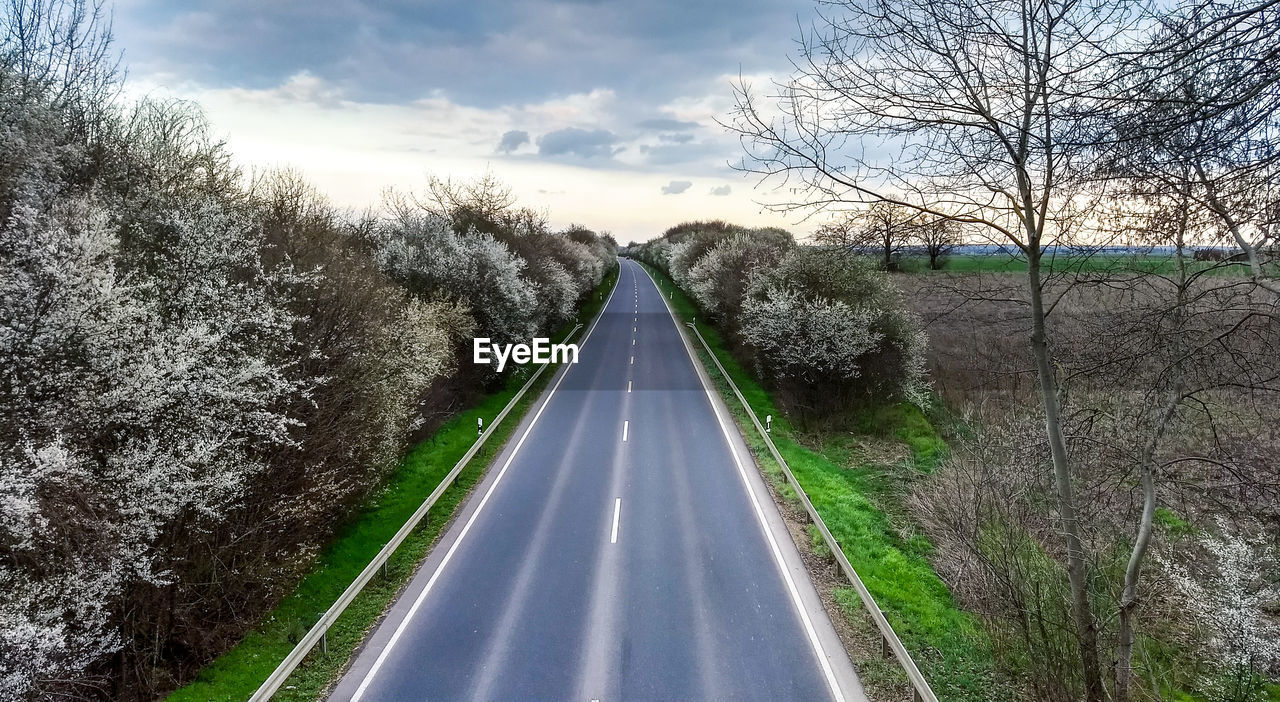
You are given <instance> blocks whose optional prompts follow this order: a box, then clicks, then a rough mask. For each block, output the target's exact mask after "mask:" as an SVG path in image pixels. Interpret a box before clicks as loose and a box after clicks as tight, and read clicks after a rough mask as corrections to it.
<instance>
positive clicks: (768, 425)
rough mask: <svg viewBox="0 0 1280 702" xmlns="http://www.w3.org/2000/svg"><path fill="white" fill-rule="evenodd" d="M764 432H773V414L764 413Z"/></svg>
mask: <svg viewBox="0 0 1280 702" xmlns="http://www.w3.org/2000/svg"><path fill="white" fill-rule="evenodd" d="M764 433H766V434H772V433H773V415H772V414H766V415H765V416H764Z"/></svg>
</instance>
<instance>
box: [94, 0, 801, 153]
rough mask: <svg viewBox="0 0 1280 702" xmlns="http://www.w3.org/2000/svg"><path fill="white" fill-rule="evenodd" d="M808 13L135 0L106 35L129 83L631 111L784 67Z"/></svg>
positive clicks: (124, 5) (532, 3) (678, 0)
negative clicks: (309, 78)
mask: <svg viewBox="0 0 1280 702" xmlns="http://www.w3.org/2000/svg"><path fill="white" fill-rule="evenodd" d="M814 13H815V8H814V4H813V2H812V0H736V1H735V2H731V3H725V2H718V3H689V2H686V1H685V0H651V1H649V2H633V3H625V2H582V1H574V2H563V1H560V0H486V2H483V3H477V2H464V1H463V0H439V1H438V2H430V3H406V2H394V3H379V2H372V1H370V0H344V1H343V2H335V3H314V2H265V3H264V2H256V3H255V2H248V1H247V0H231V1H226V0H223V1H221V2H216V1H215V0H190V2H183V3H162V2H158V1H156V0H136V1H131V2H118V3H116V8H115V13H114V16H113V19H114V22H113V29H114V30H115V33H116V38H117V40H118V42H119V43H118V46H121V47H125V48H127V49H128V53H129V59H128V60H129V63H130V67H131V68H132V69H133V71H132V72H133V73H134V74H135V75H154V74H168V75H171V76H174V77H175V79H178V80H192V81H196V82H199V83H203V84H205V85H218V86H236V87H246V88H264V87H273V86H276V85H279V84H281V83H282V82H284V80H285V79H287V78H288V77H289V76H291V75H294V74H296V73H298V72H299V71H302V70H308V71H310V72H311V73H312V74H314V75H315V76H317V77H319V78H321V79H323V80H325V81H326V82H327V83H329V84H332V85H335V86H337V87H339V88H340V89H342V90H343V91H344V95H345V96H347V97H348V98H349V99H351V100H354V101H357V102H393V103H408V102H412V101H413V100H417V99H419V98H421V97H423V96H428V95H432V94H433V93H435V92H436V91H440V92H441V93H442V94H444V95H447V96H448V97H449V98H450V99H453V100H455V101H457V102H459V103H461V104H466V105H472V106H482V107H499V106H505V105H511V104H520V103H525V102H530V101H538V100H544V99H547V98H550V97H554V96H562V95H569V94H574V93H579V92H583V91H586V90H590V89H591V88H595V87H604V88H610V89H613V90H614V91H615V92H616V93H617V94H618V95H619V96H620V102H623V103H626V104H627V105H628V106H631V107H634V108H635V109H636V111H639V110H641V109H644V107H645V106H648V107H649V109H652V106H653V105H655V104H662V103H664V102H667V101H669V100H671V99H673V98H676V97H680V96H685V95H699V94H703V93H702V91H705V90H706V89H707V86H708V84H709V83H710V82H711V81H717V82H718V83H721V84H720V85H719V87H718V89H719V90H722V91H727V86H723V85H722V82H723V81H720V79H719V76H722V75H724V74H725V73H733V72H738V71H741V72H744V73H746V74H753V73H759V72H764V71H774V70H781V71H785V70H786V69H787V67H788V66H787V61H786V57H787V55H788V52H790V51H792V50H793V48H794V47H793V45H792V40H793V38H794V33H795V27H796V25H797V24H798V23H800V24H803V23H804V21H805V20H806V19H807V18H809V17H812V16H813V15H814ZM675 16H678V17H680V18H681V21H679V22H673V21H671V18H672V17H675ZM779 27H782V28H789V29H785V31H779ZM547 47H555V49H556V50H554V51H548V50H547ZM406 66H431V67H432V70H430V71H413V70H406ZM622 114H626V113H622ZM631 114H635V112H632V113H631ZM641 114H643V112H641ZM672 121H674V120H672ZM692 127H693V125H691V124H689V125H685V126H682V127H679V129H685V128H692ZM650 128H651V129H656V130H658V131H662V130H673V129H677V127H672V126H656V127H650Z"/></svg>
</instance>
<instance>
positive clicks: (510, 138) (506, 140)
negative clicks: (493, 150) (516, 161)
mask: <svg viewBox="0 0 1280 702" xmlns="http://www.w3.org/2000/svg"><path fill="white" fill-rule="evenodd" d="M528 143H529V132H524V131H520V130H518V129H513V130H511V131H509V132H507V133H506V134H503V135H502V139H501V140H500V141H499V142H498V153H500V154H509V153H511V152H512V151H515V150H516V149H518V148H520V147H521V146H524V145H525V144H528Z"/></svg>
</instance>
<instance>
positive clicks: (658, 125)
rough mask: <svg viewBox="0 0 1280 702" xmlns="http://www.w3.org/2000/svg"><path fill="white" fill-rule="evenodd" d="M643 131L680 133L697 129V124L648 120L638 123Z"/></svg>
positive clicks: (660, 119) (662, 119)
mask: <svg viewBox="0 0 1280 702" xmlns="http://www.w3.org/2000/svg"><path fill="white" fill-rule="evenodd" d="M636 126H638V127H640V128H641V129H652V130H653V131H655V132H680V131H684V130H687V129H697V128H698V123H697V122H685V121H682V120H678V119H665V118H659V119H646V120H642V121H640V122H637V123H636Z"/></svg>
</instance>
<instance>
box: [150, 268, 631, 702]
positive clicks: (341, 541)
mask: <svg viewBox="0 0 1280 702" xmlns="http://www.w3.org/2000/svg"><path fill="white" fill-rule="evenodd" d="M617 277H618V268H617V267H615V268H614V270H613V271H612V272H610V273H609V274H608V275H606V276H605V279H604V281H603V282H602V283H601V286H600V288H599V290H598V293H599V294H598V295H597V296H596V298H597V299H590V300H588V302H587V303H586V304H584V305H583V307H582V309H581V310H580V311H579V314H578V322H580V323H582V324H583V325H584V327H585V326H587V325H589V323H590V321H591V320H592V319H593V318H594V317H595V316H596V314H597V313H599V311H600V309H601V308H602V307H603V306H604V303H605V300H606V299H607V298H608V293H609V291H610V290H611V289H612V287H613V284H614V282H615V281H616V280H617ZM570 326H572V325H570ZM567 333H568V329H565V330H563V331H562V332H561V333H560V334H557V337H558V338H561V339H562V338H563V336H564V334H567ZM584 333H585V329H584ZM533 371H534V368H532V367H526V368H525V369H522V370H521V371H520V372H517V373H513V374H512V375H511V377H510V378H509V379H508V380H507V383H506V385H505V386H504V387H503V388H502V389H501V390H499V391H497V392H494V393H491V394H489V395H486V396H485V397H483V398H482V399H481V400H480V401H479V402H478V403H477V404H476V405H475V406H473V407H471V408H470V409H468V410H466V411H463V412H461V413H459V414H458V415H457V416H455V417H453V418H452V419H451V420H449V421H448V422H446V423H445V424H444V425H442V426H441V427H440V429H439V430H437V431H436V432H435V434H433V435H432V436H431V437H430V438H428V439H426V440H424V441H422V442H420V443H419V444H418V445H417V446H415V447H413V448H412V449H411V450H410V451H409V453H408V454H407V455H406V456H405V457H404V459H403V460H402V461H401V463H400V465H399V467H398V468H397V469H396V470H395V472H394V473H393V474H392V476H391V478H390V479H389V481H388V483H387V485H386V487H385V488H384V489H383V490H382V491H381V492H380V493H379V495H378V497H376V498H374V499H373V500H372V501H371V502H370V504H369V505H368V506H367V507H366V508H365V510H364V511H363V512H362V513H361V514H360V515H359V516H358V517H356V518H355V519H354V520H353V521H352V523H350V524H349V525H347V526H346V527H345V528H344V529H342V530H341V531H340V532H339V534H338V536H337V537H336V538H335V539H334V540H333V542H332V543H330V544H329V546H328V547H327V548H325V549H324V550H323V551H322V552H321V553H320V555H319V556H318V557H317V558H316V561H315V564H314V566H313V567H312V569H311V572H310V574H309V575H307V576H306V577H304V578H303V579H302V581H301V582H300V583H299V584H298V586H297V587H296V588H295V589H294V591H293V592H292V593H291V594H289V595H287V596H286V597H285V598H284V599H283V600H281V602H280V603H279V604H278V605H276V607H275V608H274V609H273V610H272V611H271V612H270V613H269V614H268V615H267V616H266V617H265V618H264V619H263V620H262V621H261V622H260V623H259V624H258V625H257V626H256V627H254V628H253V630H251V631H250V632H249V633H248V634H247V635H245V637H244V638H243V639H242V640H241V641H240V643H239V644H237V645H236V646H235V647H234V648H232V649H231V650H230V651H228V652H226V653H225V654H223V655H222V656H219V657H218V658H217V659H216V660H215V661H214V662H213V663H211V664H210V665H209V666H208V667H206V668H205V669H204V670H203V671H201V672H200V674H199V675H197V676H196V678H195V679H194V680H193V681H191V682H190V683H188V684H187V685H186V686H184V687H182V688H179V689H178V690H177V691H176V692H174V693H173V694H172V695H170V696H169V698H168V699H169V700H170V701H171V702H195V701H200V702H204V701H205V700H228V701H230V700H236V701H239V700H246V699H248V698H249V697H250V696H251V695H252V694H253V693H254V691H255V690H257V689H258V686H259V685H261V684H262V681H263V680H265V679H266V678H267V676H268V675H270V674H271V671H272V670H275V668H276V666H277V665H279V664H280V662H281V661H283V660H284V658H285V656H286V655H288V653H289V651H290V650H292V649H293V647H294V645H295V644H296V643H297V642H298V641H299V640H300V639H301V638H302V636H303V635H304V634H305V633H306V632H307V630H308V629H310V627H311V626H313V625H314V624H315V622H316V621H318V620H319V618H320V616H321V614H323V613H324V611H325V610H327V609H328V608H329V607H330V606H331V605H332V604H333V603H334V602H335V601H336V600H337V599H338V596H339V595H341V594H342V591H343V590H345V589H346V588H347V586H348V585H350V584H351V583H352V581H354V580H355V579H356V576H357V575H359V574H360V571H361V570H363V569H364V567H365V566H366V565H368V563H369V562H370V561H371V560H373V557H374V556H375V555H377V553H378V551H379V550H380V549H381V548H382V547H383V545H384V544H386V543H387V542H388V541H390V540H391V537H392V536H393V535H394V534H395V532H396V530H398V529H399V528H400V527H401V525H403V524H404V523H405V522H406V521H408V519H409V517H410V516H411V515H412V514H413V512H414V510H416V509H417V508H418V506H419V505H421V504H422V501H423V500H425V499H426V498H427V496H428V495H430V494H431V491H432V490H434V489H435V488H436V486H438V485H439V484H440V481H441V480H442V479H443V478H444V477H445V475H446V474H448V472H449V470H450V469H452V468H453V466H454V465H455V464H456V463H457V462H458V461H459V460H460V459H461V458H462V456H463V454H465V453H466V452H467V450H468V449H469V448H471V446H472V444H473V443H475V439H476V429H475V426H476V419H477V418H478V417H483V418H484V419H485V420H486V421H489V420H492V419H493V417H494V416H495V415H497V414H498V412H500V411H501V410H502V408H503V407H505V406H506V404H507V403H508V402H510V401H511V398H512V397H514V396H515V394H516V392H517V391H518V390H519V389H520V387H521V386H522V385H524V383H525V382H526V381H527V380H528V379H529V375H530V374H531V373H533ZM553 371H554V369H551V368H549V369H548V370H547V372H544V373H543V374H542V376H541V377H540V378H539V379H538V382H537V383H535V384H534V385H533V387H531V388H530V389H529V391H528V392H527V393H525V395H524V397H523V398H521V400H520V402H519V403H518V404H517V405H516V406H515V407H514V408H513V409H512V411H511V414H510V415H508V416H507V419H506V421H505V422H504V423H503V424H502V425H501V426H500V427H499V428H498V430H497V431H496V432H495V433H494V435H493V436H492V437H490V439H489V441H488V442H487V443H486V444H485V445H484V448H482V449H481V450H480V451H479V452H478V453H477V454H476V456H475V457H474V458H473V459H471V462H470V463H468V464H467V467H466V468H464V469H463V470H462V472H461V473H459V474H458V477H457V479H456V481H455V482H454V483H453V485H452V486H451V487H450V488H449V489H447V490H446V491H445V492H444V494H443V495H441V496H440V500H439V501H438V502H437V503H436V504H435V506H434V507H433V508H432V509H431V511H430V512H429V513H428V514H427V516H426V517H425V518H424V519H423V520H422V522H421V523H420V524H419V525H418V528H417V529H415V530H414V531H413V532H412V533H411V534H410V535H409V537H408V538H407V539H406V540H405V541H404V543H403V544H402V545H401V546H400V548H399V549H397V550H396V552H395V553H394V554H393V555H392V556H391V558H390V559H389V560H388V561H387V569H386V576H385V577H381V576H380V577H375V578H374V579H373V580H372V581H370V582H369V584H368V585H367V586H366V587H365V588H364V590H362V591H361V593H360V595H359V596H358V597H356V599H355V600H354V601H353V602H352V603H351V606H349V607H348V608H347V609H346V611H345V612H343V614H342V616H341V617H339V618H338V620H337V621H336V622H335V623H334V625H333V627H332V628H330V629H329V635H328V641H329V648H328V652H327V653H326V652H323V651H321V650H320V647H319V646H317V647H316V648H315V649H313V650H312V652H311V653H310V655H308V656H307V658H306V660H305V661H303V663H302V665H300V666H299V667H298V669H297V670H296V671H294V673H293V675H292V676H290V677H289V680H288V681H287V682H286V683H285V687H284V688H282V689H281V690H280V692H279V693H277V694H276V696H275V697H274V699H275V700H281V701H284V700H314V699H317V698H319V697H320V695H321V694H323V692H324V691H325V689H326V688H327V687H328V686H329V684H330V683H332V682H333V681H334V680H336V679H337V677H338V675H339V674H340V673H341V672H342V669H343V668H344V667H345V665H346V663H347V661H348V659H350V657H351V655H352V654H353V653H354V652H355V650H356V648H357V647H358V646H359V645H360V643H361V641H363V640H364V637H365V634H366V633H368V632H369V631H370V630H371V628H372V627H373V625H374V624H376V623H377V621H378V619H379V617H381V615H382V613H383V612H384V611H385V610H386V608H387V607H388V606H389V605H390V604H391V603H392V602H393V601H394V600H395V597H396V595H397V594H399V592H400V590H401V589H402V588H403V587H404V585H405V584H406V583H407V582H408V581H409V578H410V577H411V576H412V575H413V573H414V571H415V570H416V569H417V566H418V564H419V563H421V562H422V560H423V559H424V558H425V557H426V555H427V554H428V553H429V552H430V551H431V547H432V546H433V545H434V544H435V542H436V540H437V539H438V538H439V536H440V535H441V534H442V533H443V532H444V529H445V527H446V526H447V525H448V524H449V521H450V520H451V519H452V518H453V514H454V511H455V510H456V509H457V508H458V506H459V505H460V504H462V502H463V501H464V500H465V499H466V496H467V494H468V493H469V492H470V491H471V488H472V487H473V486H474V485H475V484H476V483H477V482H478V481H479V480H480V478H481V477H482V476H483V475H484V473H485V470H486V469H487V467H488V465H489V463H490V462H491V461H492V460H493V459H494V457H495V456H497V455H498V453H499V452H500V451H501V450H502V447H503V445H504V444H505V443H506V442H507V439H508V438H510V436H511V434H512V432H514V431H515V428H516V427H517V426H518V425H519V424H520V420H521V418H522V417H524V414H525V412H527V411H528V409H529V408H530V407H532V406H533V405H534V404H535V403H536V402H537V401H538V400H539V399H540V397H541V395H542V391H543V390H544V389H545V388H546V386H547V384H548V383H549V382H550V381H551V379H552V378H553V377H554V376H555V373H554V372H553Z"/></svg>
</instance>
